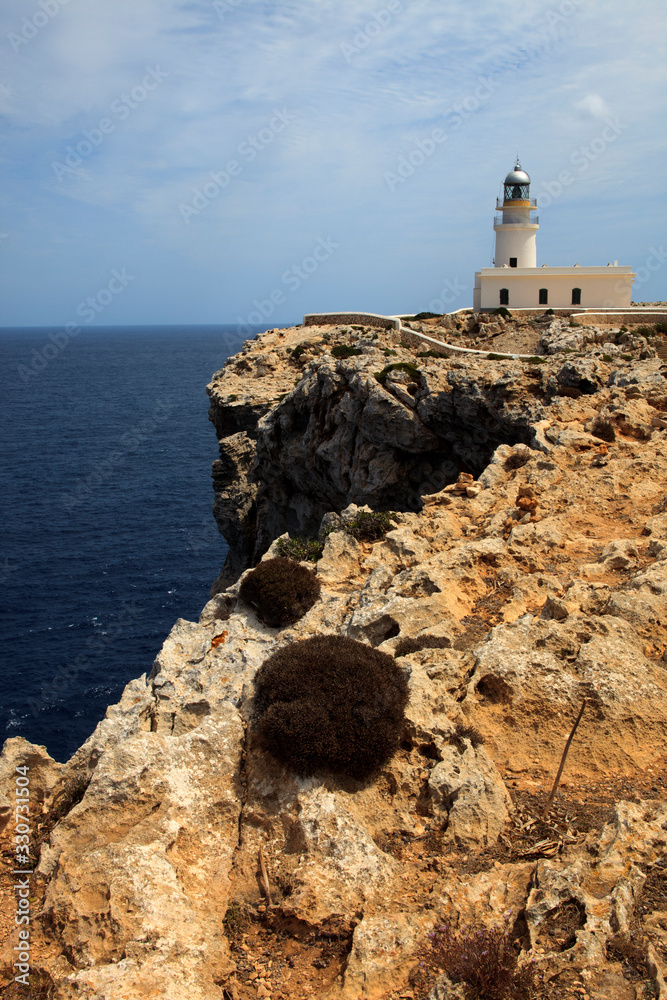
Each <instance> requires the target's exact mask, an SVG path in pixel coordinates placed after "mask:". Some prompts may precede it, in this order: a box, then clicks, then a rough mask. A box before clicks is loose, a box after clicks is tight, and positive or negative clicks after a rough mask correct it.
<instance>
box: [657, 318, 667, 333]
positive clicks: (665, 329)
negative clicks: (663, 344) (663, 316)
mask: <svg viewBox="0 0 667 1000" xmlns="http://www.w3.org/2000/svg"><path fill="white" fill-rule="evenodd" d="M655 332H656V333H662V334H663V335H664V334H667V323H665V322H664V321H663V320H659V321H658V322H657V323H656V324H655Z"/></svg>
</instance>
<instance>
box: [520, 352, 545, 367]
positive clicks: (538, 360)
mask: <svg viewBox="0 0 667 1000" xmlns="http://www.w3.org/2000/svg"><path fill="white" fill-rule="evenodd" d="M521 360H522V361H525V363H526V364H527V365H543V364H546V361H547V359H546V358H543V357H541V356H540V355H539V354H533V355H532V357H530V358H521Z"/></svg>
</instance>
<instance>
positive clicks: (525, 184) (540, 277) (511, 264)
mask: <svg viewBox="0 0 667 1000" xmlns="http://www.w3.org/2000/svg"><path fill="white" fill-rule="evenodd" d="M536 209H537V202H535V201H531V198H530V177H529V176H528V174H527V173H526V171H525V170H524V169H523V167H522V166H521V164H520V163H519V159H518V157H517V160H516V163H515V164H514V170H510V172H509V174H508V175H507V177H506V178H505V180H504V182H503V198H502V201H501V200H500V199H499V198H498V199H496V215H495V218H494V220H493V229H494V231H495V234H496V239H495V244H496V249H495V256H494V258H493V267H483V268H482V269H481V271H476V272H475V287H474V290H473V294H472V305H473V309H474V311H475V312H480V311H484V310H494V309H499V308H502V307H503V306H504V307H505V308H509V309H512V310H516V309H518V310H526V311H528V312H531V313H534V314H537V313H538V312H539V311H540V310H541V311H544V308H545V306H546V307H547V308H552V309H562V310H565V311H566V312H567V313H572V311H574V310H578V311H581V310H582V309H583V310H585V309H589V310H595V309H619V308H620V309H627V308H629V307H630V304H631V290H632V282H633V279H634V278H635V277H636V275H635V273H634V272H633V270H632V268H631V267H628V266H626V265H621V266H619V264H618V262H617V261H615V262H614V263H613V264H607V266H606V267H603V266H597V267H586V266H583V267H580V266H579V264H572V265H570V266H569V267H567V266H566V267H548V266H547V265H546V264H542V266H541V267H538V266H537V230H538V229H539V224H538V219H537V216H536V215H534V214H533V213H534V212H535V210H536ZM575 241H576V235H575V236H574V237H573V242H575Z"/></svg>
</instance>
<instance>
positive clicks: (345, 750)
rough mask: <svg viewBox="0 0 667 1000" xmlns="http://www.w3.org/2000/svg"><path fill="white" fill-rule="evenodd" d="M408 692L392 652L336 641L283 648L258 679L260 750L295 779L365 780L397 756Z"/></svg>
mask: <svg viewBox="0 0 667 1000" xmlns="http://www.w3.org/2000/svg"><path fill="white" fill-rule="evenodd" d="M407 700H408V686H407V681H406V678H405V674H404V673H403V671H402V670H401V669H400V668H399V667H398V666H397V665H396V664H395V663H394V660H393V659H392V657H391V656H389V655H388V654H387V653H381V652H380V651H379V650H377V649H373V648H372V647H371V646H366V645H364V643H361V642H356V641H355V640H354V639H348V638H346V637H344V636H337V635H320V636H315V637H314V638H312V639H305V640H303V641H302V642H296V643H292V644H291V645H289V646H284V647H283V648H282V649H279V650H278V651H277V652H276V653H274V654H273V655H272V656H270V657H269V659H268V660H266V661H265V662H264V663H263V664H262V666H261V667H260V669H259V671H258V673H257V675H256V678H255V702H254V708H255V718H254V720H253V723H252V729H253V732H254V735H255V737H256V739H257V742H258V744H259V746H260V747H261V748H262V749H263V750H266V751H268V752H269V753H271V754H272V755H273V756H274V757H276V758H277V759H278V760H281V761H282V762H283V763H284V764H287V765H288V766H289V767H291V768H293V769H294V770H295V771H296V772H297V773H298V774H301V775H311V774H314V773H316V772H317V771H332V772H334V773H337V774H345V775H348V776H350V777H353V778H358V779H362V778H367V777H369V776H370V775H372V774H374V773H376V772H377V770H378V769H379V768H380V767H382V766H383V765H384V764H386V763H387V761H388V760H389V759H390V758H391V757H392V755H393V754H394V752H395V750H396V749H397V747H398V744H399V741H400V739H401V736H402V733H403V728H404V722H405V719H404V710H405V706H406V704H407Z"/></svg>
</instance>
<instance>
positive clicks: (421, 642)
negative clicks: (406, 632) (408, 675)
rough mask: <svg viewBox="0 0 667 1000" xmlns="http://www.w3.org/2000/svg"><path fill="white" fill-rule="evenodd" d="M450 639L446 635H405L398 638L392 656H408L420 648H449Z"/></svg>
mask: <svg viewBox="0 0 667 1000" xmlns="http://www.w3.org/2000/svg"><path fill="white" fill-rule="evenodd" d="M451 647H452V641H451V639H448V638H447V636H446V635H419V636H405V638H404V639H399V641H398V642H397V643H396V647H395V649H394V656H408V655H409V654H410V653H418V652H419V651H420V649H451Z"/></svg>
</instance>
